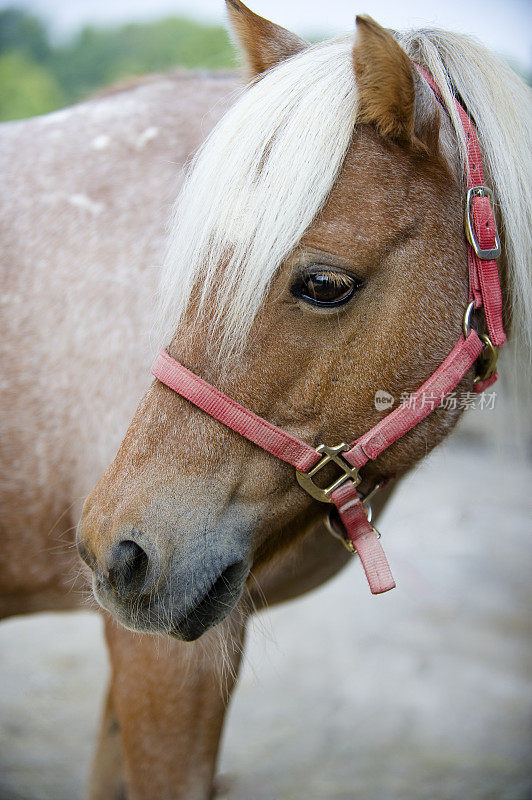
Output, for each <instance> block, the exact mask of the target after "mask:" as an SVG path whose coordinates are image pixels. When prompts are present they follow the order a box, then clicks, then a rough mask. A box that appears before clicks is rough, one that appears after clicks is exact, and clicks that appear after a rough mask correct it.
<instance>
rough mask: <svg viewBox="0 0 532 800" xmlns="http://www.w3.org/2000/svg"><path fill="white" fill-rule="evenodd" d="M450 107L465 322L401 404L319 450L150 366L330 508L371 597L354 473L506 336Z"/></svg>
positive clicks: (205, 387) (172, 369)
mask: <svg viewBox="0 0 532 800" xmlns="http://www.w3.org/2000/svg"><path fill="white" fill-rule="evenodd" d="M418 70H419V72H420V73H421V74H422V75H423V77H424V78H425V79H426V80H427V82H428V83H429V85H430V86H431V88H432V89H433V91H434V93H435V94H436V96H437V98H438V100H440V102H441V101H442V98H441V94H440V91H439V89H438V87H437V86H436V84H435V83H434V81H433V79H432V77H431V76H430V75H429V74H428V73H426V72H425V71H424V70H423V69H422V68H421V67H418ZM455 102H456V105H457V109H458V113H459V114H460V119H461V121H462V125H463V126H464V132H465V135H466V140H467V142H468V163H467V165H466V177H467V189H468V194H467V206H466V233H467V237H468V264H469V280H470V304H469V306H468V309H467V311H466V317H465V320H464V332H463V334H462V335H461V336H460V338H459V340H458V342H457V344H456V345H455V346H454V348H453V349H452V350H451V352H450V353H449V355H448V356H447V358H446V359H445V361H443V363H442V364H441V365H440V366H439V367H438V369H437V370H436V371H435V372H434V373H433V374H432V375H431V376H430V378H428V379H427V380H426V381H425V383H424V384H423V385H422V386H421V387H420V388H419V389H418V390H417V391H416V392H415V393H414V394H413V395H412V396H411V397H410V398H409V399H408V401H404V402H402V403H401V404H400V405H399V406H398V407H397V408H396V409H395V410H394V411H392V412H391V413H389V414H387V415H386V416H385V417H384V418H383V419H381V421H380V422H378V423H377V425H375V426H374V427H373V428H371V430H369V431H368V432H367V433H365V434H363V435H362V436H361V437H360V438H358V439H357V440H356V441H354V442H352V443H351V444H345V443H342V444H340V445H337V446H336V447H328V446H326V445H320V446H319V447H318V448H316V449H314V448H313V447H310V445H308V444H306V443H305V442H303V441H302V440H301V439H298V438H297V437H296V436H293V435H292V434H290V433H287V431H283V430H282V429H281V428H278V427H276V426H275V425H272V424H271V423H270V422H268V421H267V420H265V419H263V418H262V417H259V416H257V414H254V413H253V412H252V411H250V410H249V409H248V408H245V407H244V406H241V405H240V404H239V403H237V402H236V401H235V400H232V399H231V398H230V397H227V395H225V394H223V392H220V391H219V390H218V389H216V388H215V387H214V386H211V384H209V383H207V382H206V381H204V380H203V379H202V378H200V377H199V376H198V375H195V374H194V373H193V372H191V371H190V370H188V369H187V368H186V367H184V366H183V365H182V364H180V363H179V362H178V361H176V360H175V359H173V358H172V357H171V356H170V355H169V354H168V353H167V352H166V351H165V350H162V351H161V352H160V353H159V355H158V356H157V358H156V360H155V363H154V365H153V368H152V372H153V374H154V376H155V377H156V378H157V379H158V380H159V381H161V383H164V384H165V385H166V386H168V387H169V388H170V389H172V390H173V391H174V392H177V394H179V395H181V397H184V398H185V399H186V400H189V401H190V402H191V403H193V404H194V405H195V406H197V407H198V408H200V409H201V410H202V411H204V412H205V413H206V414H209V415H210V416H211V417H213V418H214V419H216V420H218V422H221V423H222V424H223V425H226V426H227V427H228V428H231V430H233V431H235V432H236V433H239V434H240V435H241V436H244V437H245V438H246V439H248V440H249V441H251V442H253V443H254V444H256V445H257V446H258V447H261V448H262V449H263V450H266V451H267V452H268V453H271V455H273V456H276V457H277V458H279V459H281V460H282V461H285V462H286V463H287V464H290V465H291V466H293V467H294V468H295V469H296V478H297V480H298V483H299V484H300V486H301V487H302V488H303V489H305V490H306V491H307V492H308V493H309V494H310V495H311V497H313V498H314V499H316V500H321V501H323V502H326V503H333V504H334V505H335V506H336V508H337V510H338V513H339V515H340V520H341V522H342V525H343V528H344V530H343V531H341V534H342V538H343V540H344V543H345V544H346V546H347V547H348V549H350V550H351V551H352V552H356V553H357V554H358V556H359V558H360V561H361V563H362V566H363V568H364V571H365V573H366V577H367V579H368V583H369V586H370V589H371V592H372V593H373V594H381V593H382V592H387V591H389V590H390V589H393V588H394V587H395V581H394V579H393V576H392V573H391V571H390V567H389V565H388V562H387V560H386V556H385V554H384V551H383V549H382V546H381V543H380V535H379V534H378V532H377V531H376V530H375V528H374V527H373V526H372V525H371V522H370V520H369V519H368V515H367V512H366V509H365V508H364V503H365V501H364V498H362V497H361V496H360V494H359V492H358V489H357V487H358V485H359V484H360V481H361V478H360V475H359V470H360V468H361V467H363V466H364V464H366V463H367V462H368V461H369V460H374V459H376V458H377V457H378V456H379V455H380V454H381V453H382V452H383V451H384V450H386V449H387V448H388V447H390V445H391V444H393V443H394V442H396V441H397V440H398V439H400V438H401V437H402V436H403V435H404V434H405V433H407V432H408V431H409V430H411V429H412V428H413V427H415V426H416V425H417V424H418V423H419V422H421V420H423V419H424V418H425V417H426V416H428V414H429V413H430V412H431V411H432V410H433V408H434V407H435V404H431V403H426V402H425V398H426V397H427V396H429V397H437V398H438V399H443V398H445V397H446V396H447V395H448V394H449V393H450V392H452V390H453V389H455V388H456V386H457V385H458V384H459V383H460V381H461V380H462V378H463V377H464V375H465V374H466V372H467V371H468V370H469V369H470V368H471V367H472V366H473V364H474V363H475V362H476V361H477V359H479V357H480V356H481V355H482V356H483V359H484V360H485V361H487V366H486V364H484V365H483V367H482V369H483V371H482V373H481V374H480V376H479V377H480V380H478V379H477V382H476V384H475V390H476V391H482V390H483V389H485V388H486V387H487V386H489V385H491V384H492V383H493V382H494V381H495V380H496V379H497V373H496V372H495V369H494V367H495V360H496V352H497V351H496V350H495V347H500V346H501V345H502V344H504V342H505V338H506V337H505V335H504V330H503V324H502V303H501V287H500V283H499V276H498V272H497V263H496V260H495V259H496V258H497V257H498V255H499V254H500V244H499V239H498V236H497V228H496V224H495V218H494V215H493V209H492V205H491V191H490V190H489V189H488V188H487V187H485V186H483V185H482V181H483V176H482V164H481V158H480V148H479V144H478V139H477V135H476V132H475V129H474V127H473V125H472V123H471V121H470V120H469V117H468V116H467V114H466V112H465V111H464V109H463V108H462V106H461V105H460V104H459V103H458V101H455ZM482 306H483V307H484V311H485V315H486V322H487V326H488V334H489V335H488V336H485V335H484V336H482V337H479V336H478V334H477V333H476V332H475V331H474V330H472V329H471V328H470V326H469V316H470V313H471V310H472V308H473V307H474V308H480V307H482ZM486 353H487V356H488V358H487V359H486ZM493 354H495V356H494V355H493ZM480 360H481V361H482V359H480ZM418 401H419V402H418ZM331 462H332V463H334V464H335V465H336V466H337V467H338V468H339V470H340V473H341V474H340V475H339V477H338V478H337V479H336V480H335V481H334V482H333V483H332V484H331V485H330V486H328V487H326V488H322V487H320V486H318V485H317V484H316V483H314V481H313V477H314V476H315V475H316V473H317V472H318V471H319V470H321V469H322V468H323V467H324V466H326V465H327V464H329V463H331Z"/></svg>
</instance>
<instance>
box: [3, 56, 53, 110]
mask: <svg viewBox="0 0 532 800" xmlns="http://www.w3.org/2000/svg"><path fill="white" fill-rule="evenodd" d="M64 102H65V100H64V95H63V92H62V91H61V87H60V86H59V84H58V83H57V81H56V79H55V78H54V76H53V75H52V73H51V72H50V71H49V70H48V69H47V68H46V67H45V66H43V65H41V64H36V63H35V62H34V61H31V59H29V58H28V57H27V56H26V55H25V54H24V53H23V52H19V51H16V50H11V51H8V52H7V53H3V55H0V119H3V120H12V119H21V118H22V117H33V116H36V115H37V114H45V113H46V112H47V111H51V110H53V109H55V108H60V107H61V106H62V105H64Z"/></svg>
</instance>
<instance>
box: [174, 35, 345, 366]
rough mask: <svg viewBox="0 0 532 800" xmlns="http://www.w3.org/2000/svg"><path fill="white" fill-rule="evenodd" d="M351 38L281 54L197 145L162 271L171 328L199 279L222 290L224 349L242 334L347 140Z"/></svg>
mask: <svg viewBox="0 0 532 800" xmlns="http://www.w3.org/2000/svg"><path fill="white" fill-rule="evenodd" d="M351 47H352V38H351V37H346V38H345V39H342V40H336V41H331V42H326V43H324V44H320V45H317V46H315V47H311V48H309V49H308V50H305V51H304V52H303V53H301V54H299V55H297V56H295V57H294V58H292V59H290V60H289V61H285V62H284V63H281V64H280V65H279V66H278V67H276V68H275V69H274V70H273V71H272V72H270V73H268V74H266V75H265V76H264V77H263V78H262V79H261V80H260V81H258V82H257V83H256V84H254V85H253V86H251V87H250V88H249V89H248V90H247V91H245V92H244V94H243V95H242V96H241V97H240V99H239V100H238V101H237V102H236V104H235V105H234V106H233V107H232V108H231V109H230V110H229V111H228V112H227V114H226V115H225V116H224V117H223V119H222V120H221V121H220V123H219V124H218V125H217V126H216V128H215V129H214V130H213V132H212V133H211V135H210V136H209V137H208V139H207V141H206V142H205V144H204V145H203V147H202V148H201V149H200V151H199V153H198V154H197V156H196V158H195V159H194V161H193V165H192V171H191V173H190V175H189V177H188V179H187V181H186V183H185V185H184V188H183V190H182V192H181V195H180V198H179V200H178V203H177V206H176V210H175V218H174V222H173V226H172V233H171V238H170V244H169V250H168V256H167V259H166V263H165V267H164V270H163V280H162V286H161V301H162V315H163V319H167V320H168V322H169V325H170V330H171V332H172V333H173V332H174V330H175V327H176V322H177V321H178V319H179V316H180V315H181V314H182V313H183V311H184V309H185V306H186V301H187V299H188V297H189V295H190V292H191V291H192V288H193V287H194V286H195V285H196V284H197V282H198V281H199V282H200V284H201V285H202V286H203V291H204V292H205V291H206V290H207V289H209V287H212V286H216V287H217V289H218V292H219V295H218V303H217V313H218V319H217V320H215V322H217V321H218V322H219V321H220V320H221V317H222V315H223V331H222V335H223V343H222V344H223V345H224V347H222V349H224V350H227V348H229V349H232V348H234V347H238V344H239V343H241V342H242V341H243V340H244V339H245V337H246V334H247V333H248V332H249V328H250V326H251V324H252V322H253V320H254V318H255V316H256V314H257V312H258V310H259V308H260V306H261V305H262V303H263V300H264V295H265V292H266V289H267V287H268V285H269V284H270V282H271V279H272V277H273V275H274V274H275V272H276V271H277V269H278V267H279V265H280V263H281V262H282V260H283V259H284V258H285V257H286V255H287V254H288V253H290V251H291V250H293V248H294V247H295V246H296V245H297V243H298V242H299V240H300V239H301V237H302V236H303V233H304V232H305V230H306V229H307V228H308V226H309V225H310V223H311V222H312V220H313V219H314V217H315V216H316V214H317V213H318V211H319V210H320V208H321V206H322V205H323V203H324V202H325V200H326V198H327V195H328V194H329V192H330V190H331V188H332V186H333V184H334V182H335V180H336V177H337V174H338V172H339V169H340V167H341V164H342V161H343V158H344V155H345V153H346V150H347V148H348V146H349V142H350V139H351V136H352V133H353V127H354V124H355V117H356V89H355V81H354V75H353V68H352V61H351V58H350V52H351ZM224 263H227V265H226V266H224V268H223V270H222V269H221V268H220V265H221V264H224Z"/></svg>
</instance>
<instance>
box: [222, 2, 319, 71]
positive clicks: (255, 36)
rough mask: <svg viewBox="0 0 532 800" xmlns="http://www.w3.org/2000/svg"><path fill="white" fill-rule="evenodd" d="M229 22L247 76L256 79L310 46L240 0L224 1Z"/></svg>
mask: <svg viewBox="0 0 532 800" xmlns="http://www.w3.org/2000/svg"><path fill="white" fill-rule="evenodd" d="M225 3H226V6H227V13H228V15H229V22H230V24H231V28H232V30H233V33H234V35H235V36H236V39H237V41H238V43H239V44H240V46H241V48H242V50H243V52H244V57H245V61H246V66H247V72H248V77H250V78H255V77H256V76H257V75H260V73H261V72H266V70H268V69H271V67H274V66H275V65H276V64H278V63H279V62H281V61H284V60H285V59H287V58H290V56H294V55H295V54H296V53H299V52H301V50H305V49H306V48H307V47H308V46H309V45H308V42H306V41H305V40H304V39H300V38H299V36H296V34H295V33H291V32H290V31H287V30H285V28H281V26H280V25H275V24H274V23H273V22H270V21H269V20H267V19H263V18H262V17H259V16H258V15H257V14H254V13H253V11H250V10H249V8H247V6H245V5H244V3H241V2H240V0H225Z"/></svg>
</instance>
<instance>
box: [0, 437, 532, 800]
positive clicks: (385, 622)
mask: <svg viewBox="0 0 532 800" xmlns="http://www.w3.org/2000/svg"><path fill="white" fill-rule="evenodd" d="M467 442H468V438H467V436H462V437H458V438H455V439H453V440H451V442H449V443H448V444H447V445H445V446H444V447H443V448H441V449H440V450H439V451H438V452H437V453H436V454H434V455H433V456H432V457H431V458H430V459H428V461H427V462H425V463H424V465H423V466H422V467H421V468H420V469H418V470H417V471H416V472H415V473H414V474H413V475H412V476H411V477H410V478H409V479H408V480H407V482H406V484H405V485H404V486H403V488H402V489H401V490H400V491H399V492H398V495H397V496H396V498H395V499H394V500H393V504H392V505H391V506H390V509H389V511H388V512H387V515H386V516H385V517H384V518H383V519H382V521H381V524H380V528H381V530H382V531H383V535H384V541H385V545H386V551H387V553H388V556H389V559H390V562H391V564H392V566H393V571H394V574H395V577H396V580H397V583H398V588H397V589H396V590H395V591H394V592H390V593H389V594H388V595H384V596H382V597H378V598H374V597H371V596H370V594H369V592H368V590H367V586H366V584H365V581H364V578H363V575H362V573H361V569H360V566H359V565H358V564H357V563H356V562H353V563H352V564H351V566H350V567H349V568H348V569H347V570H346V571H345V572H344V573H343V574H341V575H340V576H338V578H336V579H335V580H333V581H332V582H330V583H329V584H328V585H327V586H325V587H323V588H322V589H320V590H318V591H316V592H314V593H312V594H311V595H309V596H308V597H305V598H303V599H301V600H298V601H295V602H292V603H289V604H286V605H284V606H283V607H280V608H278V609H275V610H273V611H271V612H268V613H267V614H264V615H262V616H261V617H260V618H258V619H257V621H256V622H255V623H254V626H253V630H252V632H251V636H250V637H249V646H248V655H247V660H246V663H245V666H244V669H243V672H242V675H241V679H240V684H239V687H238V689H237V691H236V694H235V697H234V701H233V704H232V707H231V711H230V714H229V720H228V724H227V727H226V730H225V736H224V742H223V746H222V753H221V758H220V768H219V772H220V773H221V774H222V775H223V776H225V779H224V785H225V786H226V787H227V789H226V790H225V794H224V795H223V796H224V797H225V798H227V800H354V799H355V798H357V799H358V800H466V799H467V800H525V798H527V799H528V798H530V792H531V787H532V780H531V776H532V769H531V766H530V758H529V757H530V753H531V752H532V749H531V744H532V735H531V729H530V719H531V715H530V711H531V707H532V691H531V681H530V675H531V670H530V666H531V661H532V658H531V649H532V648H531V646H530V640H531V639H530V632H531V631H530V629H531V627H532V622H531V615H530V608H531V603H530V601H531V594H532V589H531V580H530V575H531V572H532V552H531V547H530V541H529V539H530V532H531V531H530V529H531V525H530V511H531V506H530V496H531V492H530V485H531V478H532V470H531V469H530V467H527V466H526V465H523V464H522V463H516V461H515V456H514V455H513V454H512V453H510V452H506V453H505V452H503V451H501V452H500V453H499V454H498V456H496V457H495V458H494V456H493V451H492V450H490V449H488V448H487V447H485V446H481V445H480V444H478V439H477V438H476V437H475V442H477V443H476V444H475V445H474V446H473V447H472V446H469V445H468V446H466V445H467ZM0 651H1V659H2V660H1V665H0V685H1V686H2V691H1V695H2V697H1V700H0V719H1V723H0V752H1V755H0V771H1V777H0V798H1V800H21V799H23V800H77V798H82V797H83V794H84V785H85V782H86V776H87V770H88V765H89V761H90V757H91V751H92V745H93V739H94V735H95V728H96V724H97V718H98V715H99V710H100V705H101V702H102V696H103V689H104V686H105V682H106V674H107V662H106V655H105V650H104V646H103V642H102V635H101V625H100V620H99V618H98V617H97V615H94V614H93V613H90V612H79V613H68V614H41V615H36V616H32V617H26V618H18V619H12V620H8V621H7V622H5V623H3V625H2V626H1V627H0ZM154 800H155V798H154Z"/></svg>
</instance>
